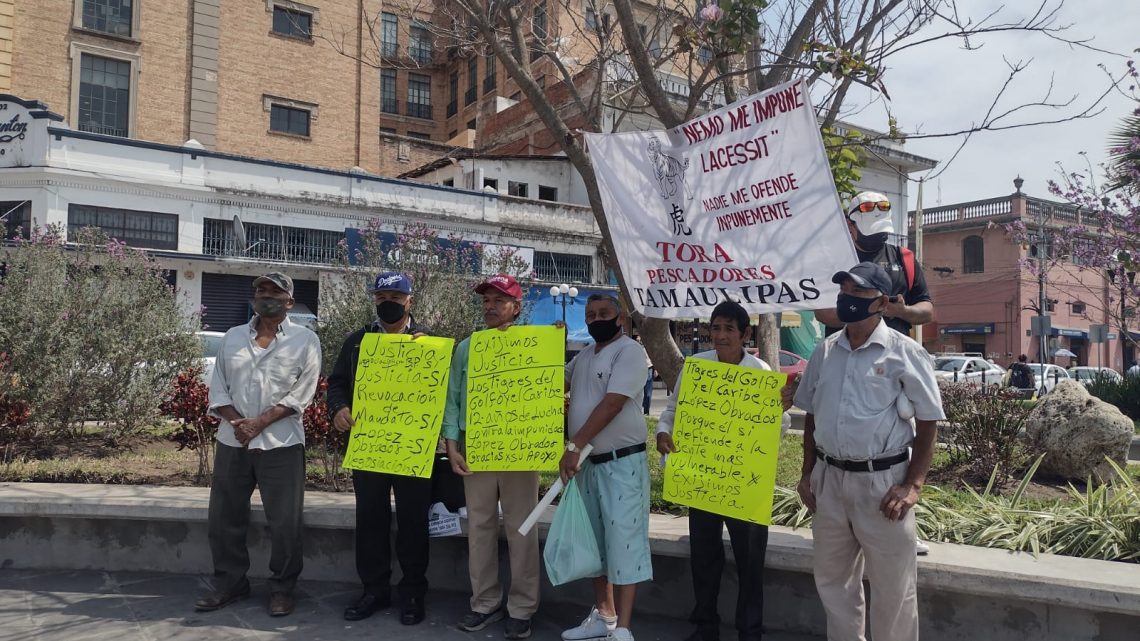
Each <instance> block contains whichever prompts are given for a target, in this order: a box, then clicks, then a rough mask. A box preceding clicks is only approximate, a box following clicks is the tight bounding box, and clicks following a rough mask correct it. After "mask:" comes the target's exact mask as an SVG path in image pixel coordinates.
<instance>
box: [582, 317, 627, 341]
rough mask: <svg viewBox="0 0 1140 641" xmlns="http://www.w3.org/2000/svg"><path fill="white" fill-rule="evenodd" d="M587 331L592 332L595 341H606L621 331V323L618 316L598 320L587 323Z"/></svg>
mask: <svg viewBox="0 0 1140 641" xmlns="http://www.w3.org/2000/svg"><path fill="white" fill-rule="evenodd" d="M586 331H587V332H590V336H591V337H592V338H593V339H594V340H595V341H597V342H599V343H606V342H609V341H610V340H611V339H612V338H613V337H614V336H617V335H618V333H619V332H621V323H620V322H618V319H617V318H616V317H615V318H611V319H610V320H596V321H594V322H592V323H590V324H588V325H586Z"/></svg>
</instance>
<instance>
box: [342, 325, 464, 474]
mask: <svg viewBox="0 0 1140 641" xmlns="http://www.w3.org/2000/svg"><path fill="white" fill-rule="evenodd" d="M454 343H455V341H454V340H453V339H450V338H438V337H434V336H421V337H420V338H417V339H415V340H412V337H411V336H409V335H407V334H373V333H367V334H365V335H364V339H363V340H362V341H360V357H359V358H358V359H357V365H356V384H355V385H354V387H353V393H352V420H353V421H355V425H353V427H352V433H351V435H350V436H349V439H348V451H347V452H346V453H345V455H344V463H343V466H344V467H345V469H350V470H364V471H367V472H385V473H388V474H396V475H399V476H417V477H420V478H429V477H430V476H431V470H432V463H433V459H434V457H435V448H436V443H437V442H438V440H439V430H440V427H441V426H442V425H443V408H444V405H445V404H446V403H447V379H448V374H450V373H451V349H452V345H453V344H454Z"/></svg>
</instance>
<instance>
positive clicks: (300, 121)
mask: <svg viewBox="0 0 1140 641" xmlns="http://www.w3.org/2000/svg"><path fill="white" fill-rule="evenodd" d="M311 116H312V114H311V113H309V110H308V109H297V108H296V107H286V106H285V105H270V107H269V131H272V132H275V133H279V134H289V135H292V136H304V137H306V138H308V137H309V119H310V118H311Z"/></svg>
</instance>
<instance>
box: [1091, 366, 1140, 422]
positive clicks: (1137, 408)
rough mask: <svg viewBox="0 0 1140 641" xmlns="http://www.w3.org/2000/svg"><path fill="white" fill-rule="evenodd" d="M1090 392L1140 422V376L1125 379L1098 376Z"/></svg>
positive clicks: (1092, 383)
mask: <svg viewBox="0 0 1140 641" xmlns="http://www.w3.org/2000/svg"><path fill="white" fill-rule="evenodd" d="M1088 390H1089V394H1092V395H1093V396H1095V397H1097V398H1099V399H1101V400H1102V401H1104V402H1106V403H1110V404H1112V405H1115V406H1116V407H1117V408H1118V409H1119V410H1120V411H1121V413H1123V414H1124V415H1125V416H1127V417H1128V418H1130V419H1132V420H1134V421H1136V420H1140V376H1125V377H1124V378H1123V379H1111V378H1108V377H1107V376H1098V377H1097V378H1096V379H1094V380H1093V381H1092V382H1091V383H1090V384H1089V387H1088Z"/></svg>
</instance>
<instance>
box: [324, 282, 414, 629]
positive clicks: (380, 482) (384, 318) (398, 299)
mask: <svg viewBox="0 0 1140 641" xmlns="http://www.w3.org/2000/svg"><path fill="white" fill-rule="evenodd" d="M369 291H370V292H371V294H372V302H373V303H374V304H375V306H376V318H375V320H373V321H372V322H371V323H370V324H368V325H365V326H364V327H361V328H360V329H358V330H356V331H355V332H353V333H352V334H349V335H348V338H346V339H345V340H344V344H343V345H342V346H341V348H340V354H339V356H338V357H337V359H336V365H335V366H334V367H333V371H332V374H331V375H330V376H329V390H328V405H329V414H331V415H332V417H333V427H334V428H336V429H337V430H339V431H342V432H346V431H348V430H350V429H352V425H353V420H352V390H353V384H354V382H355V381H356V361H357V357H358V356H359V354H360V342H361V341H362V340H364V335H365V334H367V333H369V332H375V333H383V334H414V335H422V334H427V333H429V332H430V331H431V330H429V329H428V328H426V327H424V326H422V325H419V324H417V323H416V321H415V319H414V318H412V313H411V310H412V280H411V278H409V277H408V275H407V274H404V273H401V272H384V273H382V274H380V275H379V276H377V277H376V280H375V281H374V282H373V284H372V287H371V288H370V290H369ZM431 487H432V485H431V479H430V478H426V479H425V478H416V477H414V476H396V475H394V474H382V473H379V472H365V471H362V470H353V472H352V488H353V490H354V491H355V492H356V573H357V575H359V576H360V582H361V583H362V584H364V593H363V594H362V595H361V596H360V598H359V599H357V600H356V602H355V603H354V604H353V605H351V606H349V607H348V608H346V609H345V611H344V618H345V620H346V621H359V620H361V619H366V618H368V617H370V616H372V615H373V614H374V613H375V612H376V611H377V610H382V609H384V608H387V607H388V606H389V605H390V603H391V591H392V587H391V585H390V584H389V581H390V580H391V578H392V545H391V535H392V503H391V500H392V498H391V497H392V492H393V490H394V491H395V493H396V523H397V525H398V527H399V529H398V531H397V533H396V558H397V559H398V560H399V562H400V572H401V575H402V576H401V577H400V585H399V591H400V598H401V601H402V604H401V609H400V623H403V624H404V625H415V624H417V623H419V622H421V621H423V620H424V596H425V595H426V594H427V576H426V574H427V568H428V509H429V508H430V507H431Z"/></svg>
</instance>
